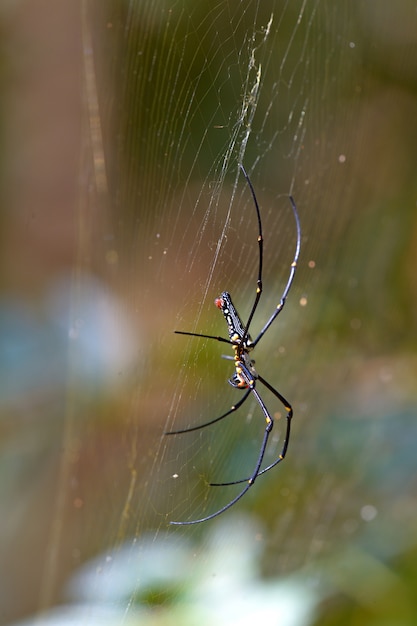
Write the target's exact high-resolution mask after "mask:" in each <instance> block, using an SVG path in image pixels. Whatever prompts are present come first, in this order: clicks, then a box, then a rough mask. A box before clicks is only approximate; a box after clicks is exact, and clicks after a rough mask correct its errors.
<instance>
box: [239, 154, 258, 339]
mask: <svg viewBox="0 0 417 626" xmlns="http://www.w3.org/2000/svg"><path fill="white" fill-rule="evenodd" d="M239 167H240V169H241V170H242V173H243V176H244V177H245V178H246V182H247V183H248V186H249V189H250V191H251V194H252V198H253V202H254V205H255V209H256V216H257V218H258V249H259V265H258V278H257V280H256V296H255V301H254V303H253V305H252V310H251V312H250V314H249V317H248V321H247V322H246V326H245V330H244V333H243V336H242V342H243V343H244V342H245V341H246V339H247V337H248V335H249V327H250V325H251V322H252V318H253V316H254V315H255V311H256V309H257V307H258V304H259V300H260V298H261V294H262V265H263V244H264V238H263V235H262V221H261V213H260V211H259V204H258V200H257V198H256V194H255V190H254V188H253V186H252V183H251V180H250V178H249V176H248V174H247V172H246V170H245V168H244V167H243V165H242V164H239Z"/></svg>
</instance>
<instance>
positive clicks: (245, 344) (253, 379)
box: [165, 164, 301, 526]
mask: <svg viewBox="0 0 417 626" xmlns="http://www.w3.org/2000/svg"><path fill="white" fill-rule="evenodd" d="M240 169H241V171H242V173H243V175H244V177H245V179H246V182H247V184H248V186H249V189H250V191H251V194H252V198H253V202H254V205H255V209H256V215H257V218H258V250H259V265H258V278H257V281H256V295H255V300H254V303H253V305H252V309H251V312H250V314H249V318H248V321H247V322H246V324H243V322H242V320H241V319H240V317H239V314H238V312H237V310H236V308H235V306H234V305H233V302H232V299H231V297H230V294H229V293H228V292H227V291H224V292H223V293H222V294H221V296H220V297H219V298H216V300H215V304H216V306H217V307H218V308H219V309H220V310H221V312H222V313H223V317H224V318H225V320H226V323H227V329H228V333H229V339H225V338H224V337H217V336H215V335H204V334H200V333H190V332H185V331H181V330H176V331H175V332H176V333H177V334H178V335H188V336H191V337H203V338H205V339H215V340H216V341H220V342H222V343H227V344H229V345H231V346H232V347H233V350H234V356H226V357H224V358H226V359H231V360H233V361H234V365H235V372H234V374H233V376H232V377H231V378H230V379H229V380H228V382H229V384H230V385H232V387H235V388H236V389H244V390H246V391H245V394H244V396H243V398H241V400H239V402H237V403H236V404H234V405H233V406H232V407H231V408H230V409H229V410H228V411H226V413H223V415H220V416H219V417H216V418H215V419H213V420H210V421H209V422H205V423H204V424H199V425H198V426H193V427H191V428H184V429H180V430H172V431H169V432H166V433H165V434H166V435H180V434H183V433H189V432H193V431H195V430H199V429H200V428H205V427H206V426H211V425H212V424H215V423H216V422H219V421H220V420H222V419H224V418H225V417H227V416H228V415H230V414H231V413H234V412H235V411H237V410H238V409H239V408H240V407H241V406H242V404H243V403H244V402H245V401H246V400H247V398H248V397H249V396H250V394H252V395H253V396H255V398H256V401H257V403H258V404H259V406H260V408H261V410H262V413H263V414H264V417H265V421H266V426H265V431H264V436H263V439H262V444H261V448H260V451H259V455H258V460H257V462H256V465H255V468H254V470H253V471H252V474H251V475H250V476H249V477H248V478H243V479H240V480H234V481H231V482H227V483H210V486H212V487H223V486H226V485H238V484H239V483H244V482H246V483H247V484H246V486H245V488H244V489H242V490H241V491H240V492H239V493H238V495H237V496H235V497H234V498H233V499H232V500H230V502H228V504H225V505H224V506H223V507H221V508H220V509H219V510H218V511H215V512H214V513H211V514H210V515H207V516H206V517H202V518H201V519H196V520H190V521H181V522H170V524H173V525H177V526H185V525H188V524H199V523H200V522H206V521H208V520H210V519H213V518H214V517H217V516H218V515H221V514H222V513H224V512H225V511H227V510H228V509H230V507H232V506H233V505H234V504H236V502H238V501H239V500H240V499H241V498H242V497H243V496H244V495H245V493H247V491H249V489H250V488H251V487H252V485H253V484H254V482H255V480H256V479H257V477H258V476H260V475H261V474H264V473H265V472H268V471H269V470H270V469H272V468H273V467H275V466H276V465H278V463H280V462H281V461H283V460H284V458H285V455H286V453H287V449H288V443H289V440H290V432H291V419H292V416H293V410H292V407H291V404H290V403H289V402H288V400H286V399H285V398H284V396H283V395H281V394H280V392H279V391H277V390H276V389H274V387H273V386H272V385H271V384H270V383H268V381H266V380H265V378H263V377H262V376H261V375H260V374H258V372H257V371H256V369H255V362H254V361H253V360H252V359H251V357H250V352H251V351H252V350H253V349H254V348H255V346H256V345H257V344H258V343H259V341H260V339H262V337H263V336H264V334H265V333H266V331H267V330H268V328H269V327H270V326H271V324H272V322H273V321H274V320H275V319H276V318H277V317H278V315H279V314H280V313H281V311H282V309H283V307H284V305H285V301H286V299H287V296H288V293H289V291H290V288H291V285H292V283H293V280H294V275H295V271H296V269H297V263H298V257H299V254H300V248H301V227H300V219H299V217H298V212H297V207H296V204H295V202H294V199H293V197H292V196H289V199H290V202H291V206H292V210H293V213H294V217H295V223H296V229H297V243H296V247H295V254H294V258H293V261H292V263H291V268H290V274H289V277H288V280H287V284H286V286H285V289H284V291H283V293H282V296H281V299H280V301H279V303H278V304H277V306H276V308H275V310H274V312H273V313H272V315H271V317H270V318H269V320H268V321H267V322H266V324H265V326H264V327H263V328H262V330H261V331H260V333H259V334H258V336H257V337H256V339H254V340H252V338H251V336H250V334H249V327H250V325H251V323H252V319H253V316H254V314H255V311H256V309H257V307H258V304H259V300H260V298H261V295H262V269H263V235H262V221H261V214H260V210H259V205H258V201H257V199H256V195H255V190H254V188H253V186H252V183H251V181H250V178H249V176H248V174H247V172H246V170H245V168H244V167H243V165H241V164H240ZM258 381H259V382H260V383H261V384H262V385H264V387H266V388H267V389H268V390H269V391H270V392H271V393H272V394H273V395H274V396H275V397H276V398H278V400H279V401H280V402H281V404H282V405H283V406H284V408H285V411H286V419H287V427H286V432H285V439H284V442H283V445H282V449H281V452H280V454H279V456H278V458H277V459H276V460H275V461H274V462H273V463H271V464H270V465H268V466H267V467H264V468H263V469H261V466H262V461H263V458H264V455H265V451H266V447H267V444H268V439H269V435H270V434H271V431H272V427H273V425H274V419H273V417H272V416H271V414H270V413H269V411H268V409H267V408H266V405H265V403H264V401H263V400H262V398H261V396H260V394H259V393H258V390H257V388H256V383H257V382H258Z"/></svg>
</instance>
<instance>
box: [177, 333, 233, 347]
mask: <svg viewBox="0 0 417 626" xmlns="http://www.w3.org/2000/svg"><path fill="white" fill-rule="evenodd" d="M174 333H175V334H176V335H188V337H203V339H215V340H216V341H221V342H222V343H228V344H229V345H233V341H230V340H229V339H225V338H224V337H219V336H218V335H202V334H201V333H188V332H186V331H184V330H174Z"/></svg>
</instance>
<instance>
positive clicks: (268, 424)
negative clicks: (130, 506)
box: [170, 372, 274, 526]
mask: <svg viewBox="0 0 417 626" xmlns="http://www.w3.org/2000/svg"><path fill="white" fill-rule="evenodd" d="M247 374H249V372H247ZM245 375H246V372H245ZM249 381H250V391H251V392H252V393H253V394H254V396H255V398H256V400H257V401H258V404H259V406H260V407H261V409H262V412H263V414H264V415H265V419H266V427H265V432H264V437H263V440H262V445H261V450H260V452H259V456H258V461H257V463H256V466H255V469H254V471H253V472H252V476H251V477H250V478H249V479H248V481H247V485H246V487H245V488H244V489H242V491H241V492H240V493H238V495H237V496H236V497H235V498H233V500H231V501H230V502H229V503H228V504H226V505H225V506H223V507H222V508H221V509H219V510H218V511H216V512H215V513H211V515H207V517H202V518H201V519H196V520H191V521H189V522H170V524H172V525H173V526H189V525H191V524H199V523H200V522H207V521H208V520H210V519H213V518H214V517H217V516H218V515H221V514H222V513H224V512H225V511H227V510H228V509H230V507H232V506H233V505H234V504H236V502H238V501H239V500H240V499H241V498H243V496H244V495H245V493H247V491H249V489H250V488H251V487H252V485H253V484H254V482H255V480H256V478H257V476H258V474H259V470H260V467H261V465H262V461H263V458H264V454H265V450H266V446H267V444H268V438H269V435H270V432H271V430H272V427H273V425H274V422H273V419H272V417H271V416H270V415H269V413H268V409H267V408H266V406H265V404H264V402H263V400H262V398H261V396H260V395H259V394H258V392H257V391H256V389H255V387H254V382H253V381H252V380H250V378H249V377H248V383H249Z"/></svg>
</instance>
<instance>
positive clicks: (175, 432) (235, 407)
mask: <svg viewBox="0 0 417 626" xmlns="http://www.w3.org/2000/svg"><path fill="white" fill-rule="evenodd" d="M250 392H251V390H250V389H248V390H247V391H246V393H245V395H244V396H243V398H242V399H241V400H239V402H236V404H234V405H233V406H232V407H230V409H229V410H228V411H227V412H226V413H223V415H220V417H216V418H215V419H214V420H210V421H209V422H205V423H204V424H199V425H198V426H192V427H191V428H181V429H180V430H169V431H167V432H165V433H164V435H181V434H182V433H191V432H192V431H194V430H200V428H205V427H206V426H211V425H212V424H215V423H216V422H220V420H222V419H223V418H224V417H227V416H228V415H230V414H231V413H234V412H235V411H237V410H238V409H239V408H240V407H241V406H242V404H243V403H244V402H245V400H246V399H247V397H248V396H249V394H250Z"/></svg>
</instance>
